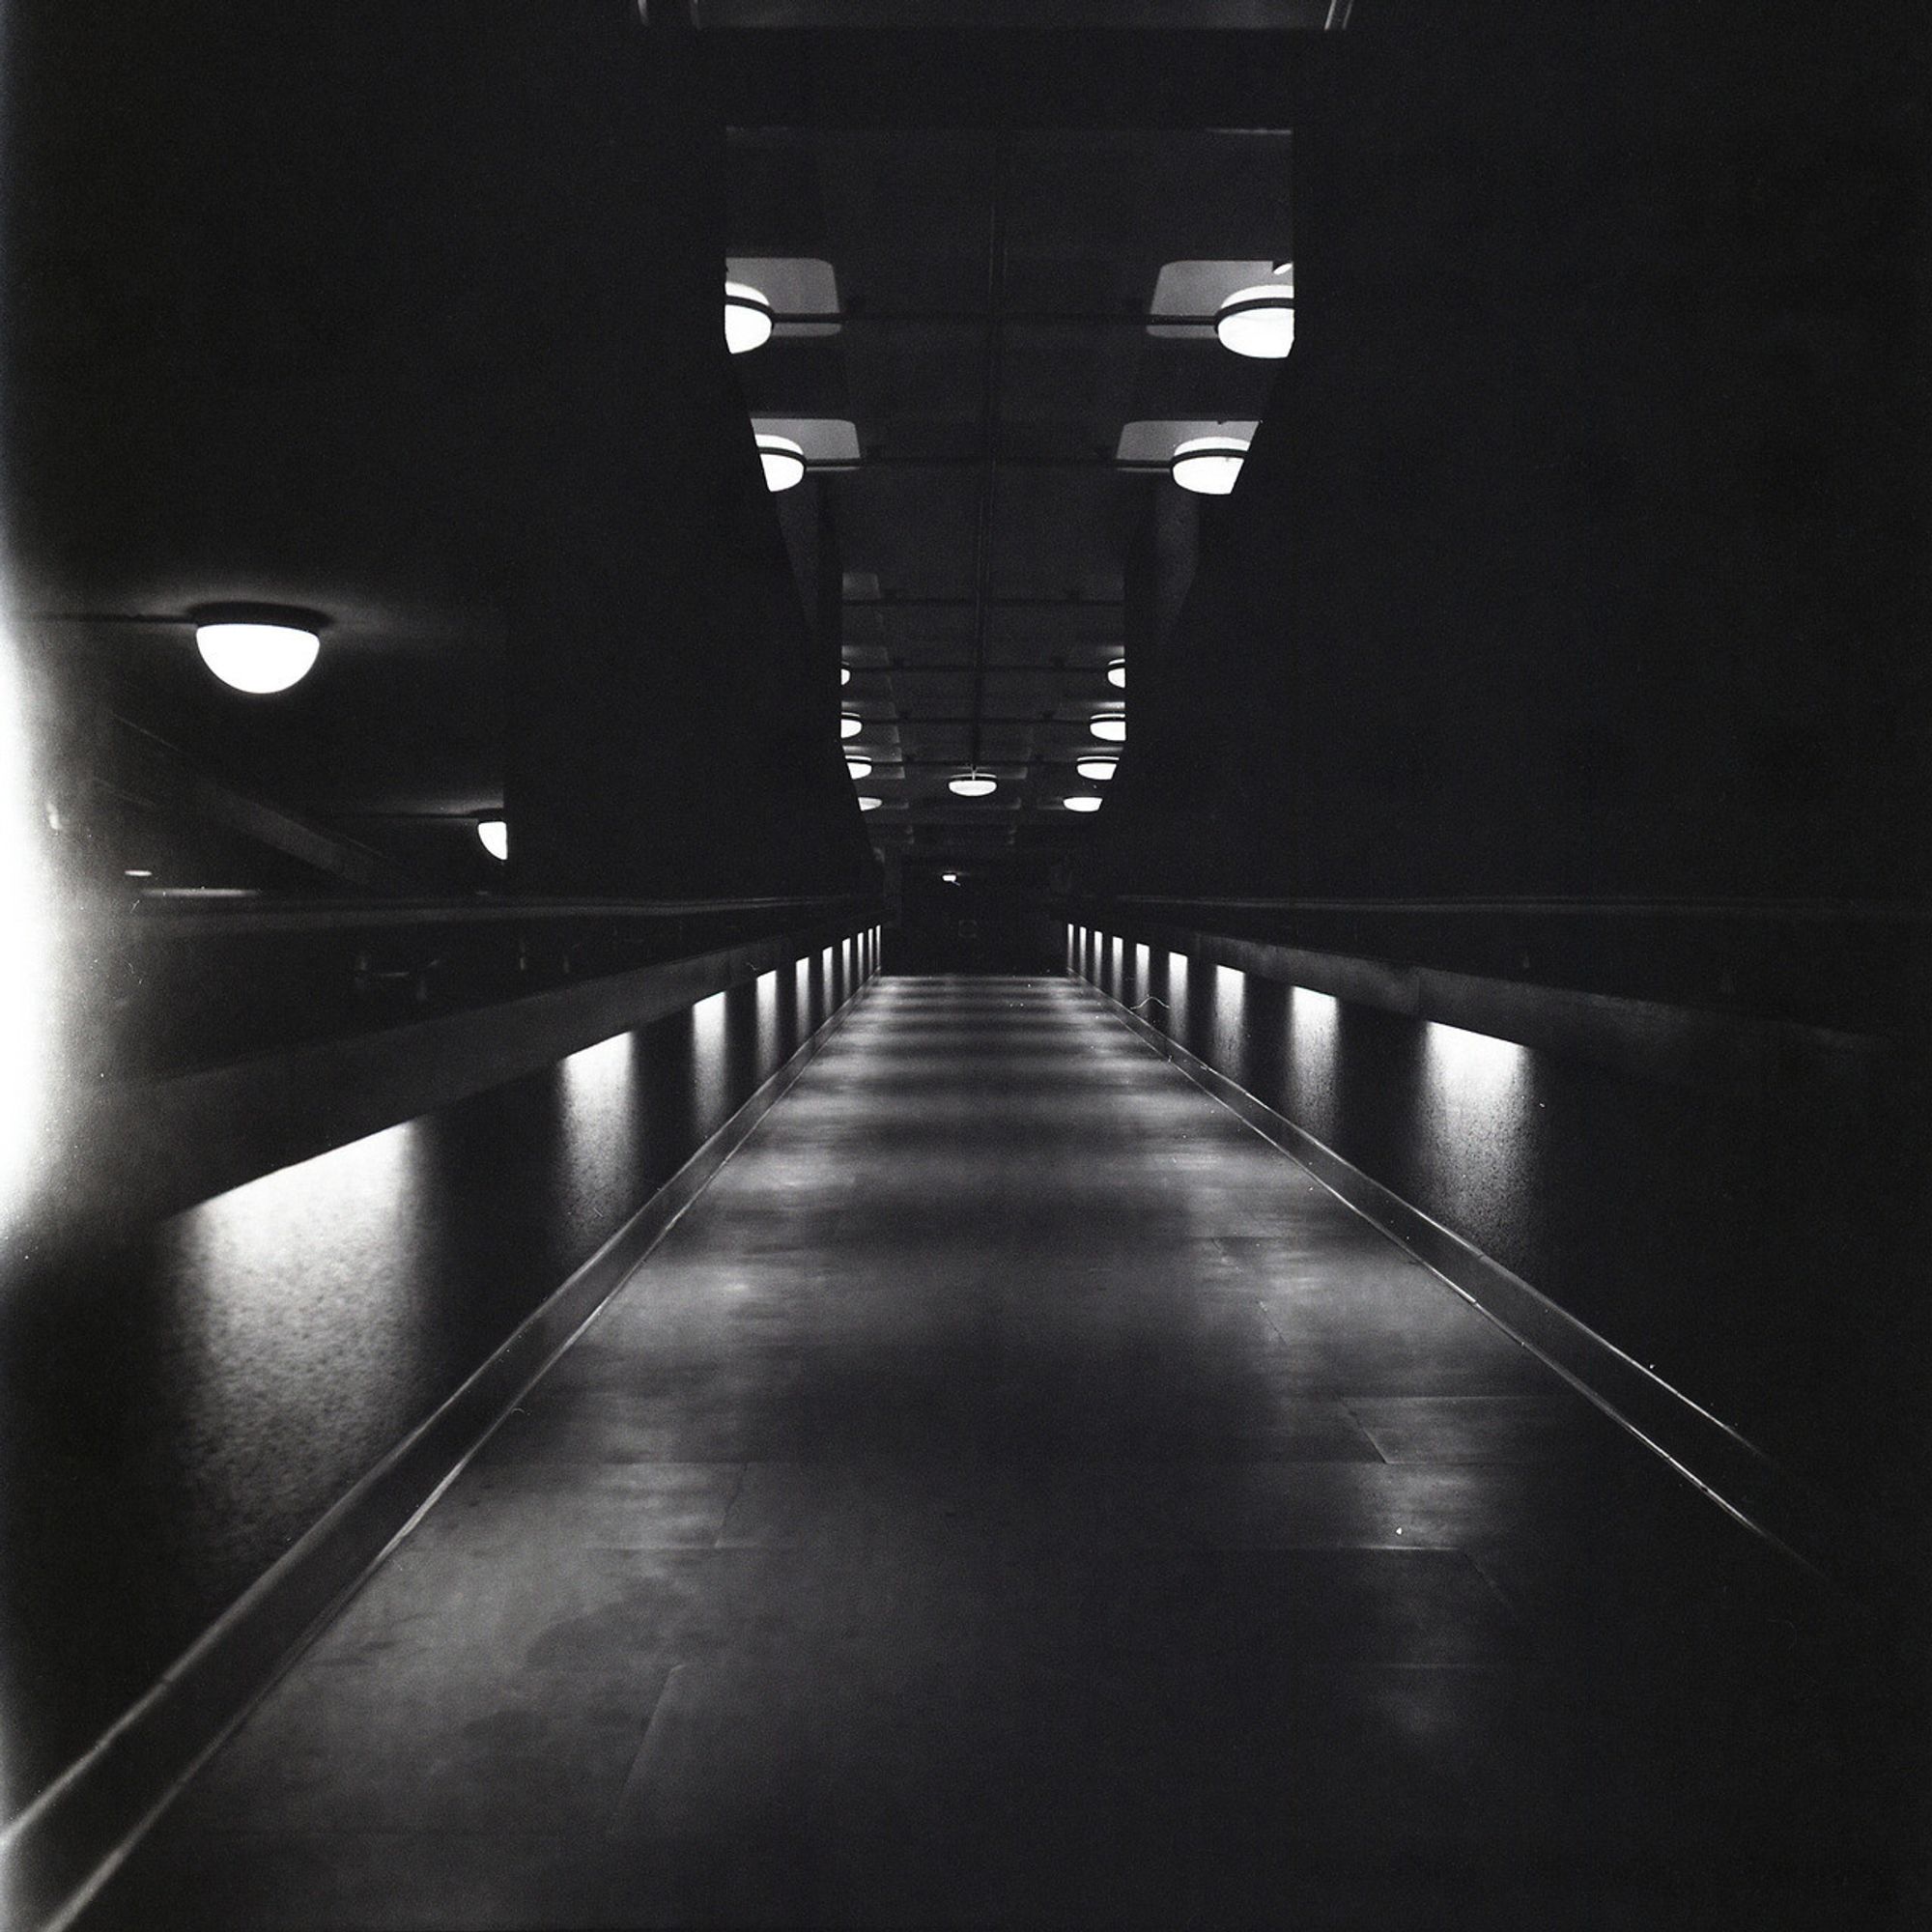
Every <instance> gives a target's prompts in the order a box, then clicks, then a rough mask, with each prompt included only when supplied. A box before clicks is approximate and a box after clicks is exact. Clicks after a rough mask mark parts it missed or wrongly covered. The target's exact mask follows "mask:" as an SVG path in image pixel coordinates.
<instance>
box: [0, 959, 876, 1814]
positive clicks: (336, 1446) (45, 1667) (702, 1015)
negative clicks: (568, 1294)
mask: <svg viewBox="0 0 1932 1932" xmlns="http://www.w3.org/2000/svg"><path fill="white" fill-rule="evenodd" d="M876 964H877V940H876V928H867V930H865V931H863V932H859V933H855V934H853V935H852V936H850V937H847V938H844V939H842V940H840V941H838V942H836V943H834V944H832V945H829V946H824V947H819V946H814V947H813V948H812V950H811V951H810V952H808V953H806V954H804V955H803V956H800V957H798V958H796V959H795V960H788V961H787V962H786V963H784V964H782V965H781V966H779V967H778V968H777V969H776V970H773V971H770V972H766V973H764V974H763V975H761V976H760V977H759V978H757V979H756V980H751V981H749V982H746V983H741V984H738V985H735V986H732V987H730V988H729V989H728V990H724V991H721V992H718V993H715V994H713V995H711V996H710V997H708V998H705V999H702V1000H699V1001H698V1002H697V1003H696V1005H694V1006H690V1007H688V1008H685V1009H682V1010H679V1011H676V1012H673V1013H671V1014H669V1015H668V1016H664V1017H660V1018H657V1019H655V1020H652V1021H651V1022H650V1023H649V1024H646V1025H644V1026H641V1027H639V1028H638V1029H637V1030H635V1031H629V1032H618V1033H615V1034H613V1035H611V1037H608V1038H606V1039H604V1040H603V1041H601V1042H600V1043H598V1044H596V1045H593V1046H590V1047H587V1048H586V1049H584V1050H583V1051H581V1052H577V1053H573V1054H571V1055H570V1056H569V1057H567V1058H566V1059H564V1060H562V1061H560V1062H558V1063H556V1064H555V1065H550V1066H547V1067H545V1068H543V1069H542V1070H540V1071H537V1072H533V1073H530V1074H527V1075H526V1076H524V1077H522V1078H518V1079H514V1080H510V1081H508V1082H506V1083H504V1084H501V1085H498V1086H496V1087H492V1088H489V1089H488V1090H486V1091H484V1092H482V1093H479V1094H473V1095H472V1096H470V1097H469V1098H466V1099H460V1100H457V1101H455V1102H454V1103H453V1104H450V1105H446V1106H440V1107H438V1108H435V1109H434V1110H433V1111H431V1112H428V1113H425V1114H422V1115H420V1116H418V1117H416V1118H415V1119H412V1120H408V1121H405V1122H401V1123H400V1124H398V1125H395V1126H391V1127H388V1128H385V1129H384V1131H382V1132H379V1133H375V1134H372V1135H369V1136H367V1137H366V1138H364V1139H360V1140H356V1141H354V1142H352V1143H350V1144H348V1145H346V1146H341V1147H337V1148H335V1149H333V1150H332V1151H328V1152H326V1153H322V1154H319V1155H317V1156H316V1157H314V1158H312V1159H307V1160H303V1161H300V1162H298V1163H297V1164H296V1165H294V1166H291V1167H285V1168H282V1169H281V1170H279V1171H278V1172H275V1173H271V1174H267V1175H264V1176H262V1177H261V1178H260V1179H254V1180H250V1181H248V1182H246V1183H245V1184H243V1185H241V1186H240V1187H236V1188H233V1189H231V1190H230V1191H228V1192H226V1193H223V1194H219V1195H216V1196H214V1197H213V1199H210V1200H207V1201H204V1202H202V1203H200V1204H199V1205H198V1206H196V1207H193V1208H188V1209H187V1210H186V1211H185V1212H182V1213H177V1214H174V1215H171V1216H169V1217H168V1218H166V1219H163V1220H160V1221H158V1222H156V1223H154V1224H153V1225H152V1226H150V1227H148V1228H147V1229H146V1230H145V1231H143V1232H142V1233H140V1234H139V1235H137V1236H134V1237H133V1238H131V1239H128V1240H125V1241H122V1242H120V1243H118V1244H116V1245H114V1246H112V1247H111V1248H100V1249H97V1250H95V1251H94V1252H91V1253H89V1252H85V1251H75V1250H73V1249H69V1250H68V1251H67V1252H66V1253H65V1254H64V1255H62V1256H61V1257H60V1258H59V1259H58V1260H49V1261H47V1262H45V1263H44V1264H42V1265H40V1266H39V1267H34V1266H31V1265H30V1266H28V1267H27V1268H24V1269H22V1270H20V1271H19V1276H18V1279H17V1280H16V1281H15V1283H14V1286H13V1288H12V1290H11V1291H10V1294H9V1297H8V1299H7V1301H6V1303H5V1305H4V1308H0V1320H4V1325H5V1335H4V1343H5V1347H4V1350H0V1359H3V1360H4V1363H5V1365H6V1366H5V1371H4V1373H5V1376H6V1380H7V1386H6V1389H5V1397H4V1413H5V1415H6V1417H7V1429H6V1433H5V1436H4V1457H5V1464H6V1466H5V1468H4V1471H0V1499H4V1507H5V1509H6V1510H7V1512H8V1520H7V1522H6V1525H5V1534H4V1543H5V1546H6V1548H7V1550H8V1561H7V1563H6V1565H5V1569H4V1577H5V1584H4V1589H5V1597H4V1599H0V1617H4V1622H3V1623H0V1671H4V1672H5V1678H4V1680H3V1681H0V1699H4V1707H5V1709H6V1712H7V1715H8V1720H9V1721H8V1725H7V1733H8V1748H7V1751H6V1754H5V1758H4V1765H3V1766H0V1773H3V1775H4V1777H5V1781H6V1791H5V1799H6V1804H5V1813H4V1815H6V1816H12V1815H14V1813H15V1812H17V1811H18V1809H19V1807H20V1806H21V1805H22V1804H26V1803H28V1802H30V1801H31V1800H32V1799H33V1798H34V1797H35V1795H36V1794H37V1793H39V1792H40V1791H42V1790H43V1788H44V1787H45V1786H46V1784H47V1781H48V1780H49V1778H51V1777H52V1776H54V1775H55V1774H57V1773H58V1772H59V1771H60V1770H61V1769H62V1767H63V1766H65V1765H68V1764H70V1763H71V1761H73V1760H74V1759H75V1758H76V1757H77V1756H78V1755H79V1753H80V1752H81V1751H83V1750H84V1749H85V1748H86V1747H88V1746H89V1745H90V1744H91V1743H92V1742H93V1741H94V1740H95V1739H96V1738H98V1737H99V1735H100V1734H101V1732H102V1731H103V1730H104V1729H105V1728H106V1726H107V1725H108V1724H109V1723H111V1722H112V1721H113V1720H114V1719H116V1718H117V1717H119V1716H120V1715H121V1713H123V1712H124V1711H125V1710H127V1709H128V1706H129V1705H130V1704H132V1703H133V1701H134V1700H135V1699H136V1698H137V1697H139V1696H140V1695H141V1694H142V1693H143V1692H144V1691H146V1690H149V1688H150V1687H151V1686H152V1685H154V1684H155V1682H156V1679H157V1678H159V1676H160V1674H161V1672H162V1671H163V1670H164V1669H165V1668H166V1667H167V1666H169V1665H170V1664H172V1663H173V1662H175V1661H176V1659H177V1658H179V1657H180V1656H181V1655H182V1653H183V1652H184V1651H185V1650H186V1649H187V1647H188V1645H189V1644H190V1643H191V1642H192V1641H193V1640H194V1639H195V1638H196V1637H197V1636H198V1635H199V1634H201V1633H202V1632H203V1631H205V1630H206V1629H207V1628H208V1627H209V1625H210V1623H211V1620H212V1619H214V1618H216V1617H217V1616H219V1615H220V1614H221V1613H222V1612H224V1611H226V1610H228V1609H229V1607H230V1606H231V1605H234V1604H235V1603H236V1601H237V1599H238V1598H239V1597H241V1594H242V1593H243V1592H244V1591H245V1590H247V1589H248V1588H249V1586H250V1585H251V1584H254V1583H255V1582H256V1580H257V1579H258V1578H259V1577H261V1576H262V1575H263V1573H264V1572H265V1571H266V1570H268V1569H269V1567H270V1565H271V1564H273V1563H274V1562H275V1561H276V1559H277V1558H280V1557H282V1556H283V1555H284V1553H285V1552H287V1551H288V1550H289V1549H290V1548H291V1547H292V1546H294V1545H296V1544H298V1539H300V1538H301V1537H302V1536H303V1534H304V1532H307V1531H309V1530H310V1529H311V1527H312V1526H313V1525H314V1524H315V1523H316V1522H317V1521H318V1520H319V1519H320V1518H322V1517H323V1516H324V1514H325V1512H327V1511H328V1510H329V1509H330V1508H331V1506H332V1505H335V1504H337V1503H338V1502H339V1500H340V1499H341V1498H343V1497H344V1495H345V1494H346V1493H347V1492H350V1491H351V1490H352V1489H353V1488H354V1487H355V1485H356V1484H357V1483H358V1481H360V1480H361V1479H364V1478H365V1477H366V1476H367V1475H368V1473H369V1472H370V1471H371V1470H372V1468H374V1467H375V1465H377V1464H378V1463H381V1462H382V1461H383V1459H384V1457H385V1456H386V1455H387V1454H388V1453H389V1452H390V1451H392V1450H393V1449H395V1447H396V1446H397V1444H398V1443H399V1442H401V1441H402V1440H403V1439H404V1438H405V1437H406V1436H407V1435H410V1433H411V1432H412V1430H414V1429H416V1428H417V1427H418V1425H421V1424H423V1423H424V1421H425V1418H428V1417H430V1416H431V1415H432V1414H433V1413H435V1412H436V1411H438V1409H439V1406H440V1405H441V1404H443V1403H444V1402H445V1401H446V1400H447V1399H448V1398H450V1397H451V1395H452V1392H453V1391H456V1390H458V1389H459V1388H460V1387H462V1386H463V1385H464V1384H465V1383H466V1381H467V1380H468V1379H469V1378H471V1377H472V1375H473V1374H474V1373H475V1372H476V1371H477V1370H478V1368H479V1365H480V1364H483V1363H485V1362H486V1361H487V1360H488V1359H489V1358H491V1357H492V1355H493V1351H496V1350H498V1349H499V1346H500V1345H503V1344H504V1343H505V1340H506V1338H508V1337H510V1336H511V1335H512V1334H513V1332H514V1331H517V1330H518V1329H519V1326H520V1324H522V1323H524V1322H525V1321H526V1318H529V1317H531V1316H532V1314H533V1312H534V1311H537V1310H538V1309H539V1308H541V1307H542V1306H543V1305H544V1304H545V1303H546V1301H547V1300H548V1299H549V1298H550V1297H552V1296H553V1295H554V1293H555V1292H556V1291H557V1290H558V1289H559V1288H560V1287H561V1286H562V1285H563V1284H564V1283H565V1281H566V1279H567V1278H571V1277H573V1275H574V1274H575V1273H577V1272H578V1271H582V1270H584V1268H585V1264H588V1263H590V1262H591V1261H592V1259H593V1257H595V1256H597V1255H598V1253H599V1251H600V1250H601V1249H602V1248H604V1246H605V1244H606V1243H608V1242H610V1241H611V1237H612V1236H615V1235H617V1234H618V1232H619V1231H620V1230H621V1229H623V1228H624V1227H625V1225H626V1223H627V1222H629V1221H630V1220H631V1219H632V1217H633V1216H634V1215H636V1214H637V1213H638V1212H639V1209H640V1208H642V1207H643V1206H644V1205H645V1204H646V1203H648V1202H650V1201H652V1200H653V1198H662V1190H665V1189H666V1185H667V1183H668V1182H670V1181H671V1180H672V1179H673V1177H675V1176H677V1175H678V1173H679V1170H680V1169H682V1168H684V1166H685V1163H686V1162H687V1161H688V1160H690V1159H691V1157H692V1156H693V1154H694V1152H695V1151H697V1150H698V1149H700V1148H701V1147H702V1146H703V1145H704V1143H705V1142H706V1141H707V1140H708V1139H709V1137H711V1136H713V1135H714V1134H716V1133H717V1132H718V1130H719V1129H720V1128H721V1126H723V1125H725V1122H727V1121H728V1120H729V1119H730V1118H731V1117H732V1116H733V1115H734V1113H736V1111H737V1110H738V1109H739V1108H741V1107H742V1106H743V1105H744V1103H745V1102H746V1100H747V1099H748V1098H749V1097H750V1096H752V1095H753V1093H754V1092H755V1091H756V1090H757V1089H758V1088H759V1087H760V1086H761V1084H762V1083H764V1082H765V1081H766V1080H768V1079H769V1078H770V1077H771V1076H772V1075H773V1074H774V1073H775V1072H776V1071H777V1070H778V1069H780V1068H781V1067H782V1066H783V1065H785V1063H786V1062H787V1061H788V1060H790V1059H791V1058H792V1056H793V1055H794V1054H796V1053H797V1052H798V1051H799V1049H800V1048H801V1047H802V1046H804V1045H805V1044H806V1043H807V1042H808V1041H809V1040H810V1037H812V1036H813V1035H814V1034H815V1033H816V1032H817V1030H818V1029H819V1028H821V1027H822V1026H823V1025H824V1024H825V1023H826V1021H827V1020H828V1019H829V1018H831V1017H832V1016H833V1015H834V1014H836V1013H837V1012H838V1010H839V1009H841V1008H842V1007H843V1006H844V1004H845V1003H846V1002H847V1001H848V1000H849V999H850V998H851V997H852V995H853V994H854V993H855V992H856V991H857V990H858V989H859V987H860V986H862V985H863V984H864V982H865V980H867V978H868V977H869V976H870V974H871V973H872V972H873V971H874V970H876ZM615 1285H616V1283H615V1281H614V1280H612V1281H611V1282H609V1284H608V1287H614V1286H615ZM608 1287H607V1292H608ZM593 1305H594V1304H593ZM584 1312H586V1313H587V1309H586V1310H585V1311H584ZM577 1319H579V1320H581V1319H582V1316H581V1315H580V1316H578V1317H577ZM514 1392H515V1391H514V1387H513V1388H511V1390H510V1391H509V1393H511V1394H514ZM458 1453H460V1450H459V1452H458ZM418 1500H420V1497H419V1496H417V1497H413V1498H412V1497H411V1496H409V1495H407V1494H402V1495H398V1496H396V1497H393V1498H391V1502H392V1504H393V1506H395V1507H402V1506H403V1505H405V1504H407V1506H408V1507H404V1508H403V1520H406V1519H407V1514H408V1508H412V1507H413V1506H414V1502H415V1501H418ZM377 1547H378V1548H380V1540H379V1541H378V1544H377ZM354 1574H355V1569H354V1567H353V1566H352V1567H351V1568H350V1570H349V1575H350V1576H353V1575H354ZM325 1601H326V1599H325ZM310 1614H313V1610H312V1609H311V1611H310ZM298 1629H299V1625H298ZM82 1660H84V1667H77V1665H79V1664H80V1662H81V1661H82Z"/></svg>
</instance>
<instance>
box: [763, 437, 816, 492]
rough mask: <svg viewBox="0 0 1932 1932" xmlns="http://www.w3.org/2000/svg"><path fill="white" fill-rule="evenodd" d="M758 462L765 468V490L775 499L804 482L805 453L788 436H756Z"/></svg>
mask: <svg viewBox="0 0 1932 1932" xmlns="http://www.w3.org/2000/svg"><path fill="white" fill-rule="evenodd" d="M758 461H759V462H761V463H762V464H763V465H764V466H765V488H766V489H767V490H769V491H770V492H771V493H772V495H773V496H774V497H776V496H777V495H778V494H779V493H780V491H781V490H790V489H794V488H795V487H796V486H797V485H798V484H800V483H803V482H804V481H805V451H804V449H803V448H802V447H800V445H799V444H797V443H795V442H794V441H793V440H791V438H790V437H788V436H770V435H767V434H765V433H764V432H763V431H760V432H759V435H758Z"/></svg>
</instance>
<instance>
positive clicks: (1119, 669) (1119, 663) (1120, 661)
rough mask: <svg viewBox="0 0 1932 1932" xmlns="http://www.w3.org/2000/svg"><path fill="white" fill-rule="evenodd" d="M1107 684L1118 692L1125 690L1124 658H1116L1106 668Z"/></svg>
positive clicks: (1125, 669) (1125, 672) (1125, 670)
mask: <svg viewBox="0 0 1932 1932" xmlns="http://www.w3.org/2000/svg"><path fill="white" fill-rule="evenodd" d="M1107 682H1108V683H1109V684H1111V685H1113V686H1114V687H1115V688H1116V689H1117V690H1120V691H1124V690H1126V688H1127V661H1126V659H1125V658H1116V659H1115V660H1114V662H1113V663H1112V664H1110V665H1109V666H1108V667H1107Z"/></svg>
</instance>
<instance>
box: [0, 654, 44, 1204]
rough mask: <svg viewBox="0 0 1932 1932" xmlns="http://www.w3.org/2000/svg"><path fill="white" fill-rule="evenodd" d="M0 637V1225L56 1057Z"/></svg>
mask: <svg viewBox="0 0 1932 1932" xmlns="http://www.w3.org/2000/svg"><path fill="white" fill-rule="evenodd" d="M16 653H17V646H16V645H15V643H14V639H13V638H12V637H11V636H7V635H0V906H4V907H5V908H6V914H5V918H6V923H7V935H6V940H5V943H4V944H0V1093H4V1094H5V1096H6V1097H5V1099H4V1100H0V1232H5V1227H6V1223H7V1222H9V1221H11V1220H12V1218H13V1216H14V1213H15V1211H16V1210H18V1209H20V1208H24V1207H25V1206H26V1204H27V1201H28V1199H29V1197H30V1196H31V1195H32V1194H33V1193H34V1192H35V1191H36V1189H37V1188H38V1187H39V1185H40V1184H41V1182H42V1181H43V1179H44V1178H45V1173H44V1163H45V1161H46V1156H47V1152H48V1148H47V1142H48V1140H49V1138H50V1137H49V1135H48V1133H47V1131H46V1129H47V1126H48V1124H49V1120H50V1116H51V1113H52V1103H53V1094H52V1092H51V1088H52V1083H53V1078H54V1071H55V1058H54V1055H53V1052H52V1050H51V1047H50V1044H49V1041H50V1037H51V1035H52V1033H53V1029H54V1024H55V1017H56V1015H55V997H56V986H55V973H54V937H55V916H54V913H55V909H54V895H53V880H52V878H51V877H50V876H49V873H48V869H47V867H46V866H45V863H44V861H43V852H42V839H43V837H44V833H43V825H44V824H46V823H49V822H50V821H51V818H52V813H51V811H50V810H47V809H46V808H44V807H43V805H42V803H41V801H40V800H39V799H38V798H37V797H36V795H35V794H36V787H35V783H34V758H33V749H32V748H33V737H32V730H31V725H30V723H29V719H28V715H27V698H26V690H25V682H24V679H23V676H22V672H21V667H20V663H19V659H18V656H17V654H16Z"/></svg>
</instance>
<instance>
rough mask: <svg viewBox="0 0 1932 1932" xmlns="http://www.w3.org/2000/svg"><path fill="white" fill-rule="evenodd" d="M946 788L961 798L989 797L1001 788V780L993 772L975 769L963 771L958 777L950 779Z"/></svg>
mask: <svg viewBox="0 0 1932 1932" xmlns="http://www.w3.org/2000/svg"><path fill="white" fill-rule="evenodd" d="M946 789H947V790H948V791H950V792H952V793H954V794H956V795H957V796H958V797H960V798H989V797H991V795H992V794H993V793H994V792H995V791H997V790H998V789H999V781H998V780H997V779H996V778H994V776H993V775H992V773H991V772H982V771H980V770H978V769H975V770H972V771H965V772H961V773H960V774H959V776H958V777H957V778H952V779H948V780H947V781H946Z"/></svg>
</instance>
